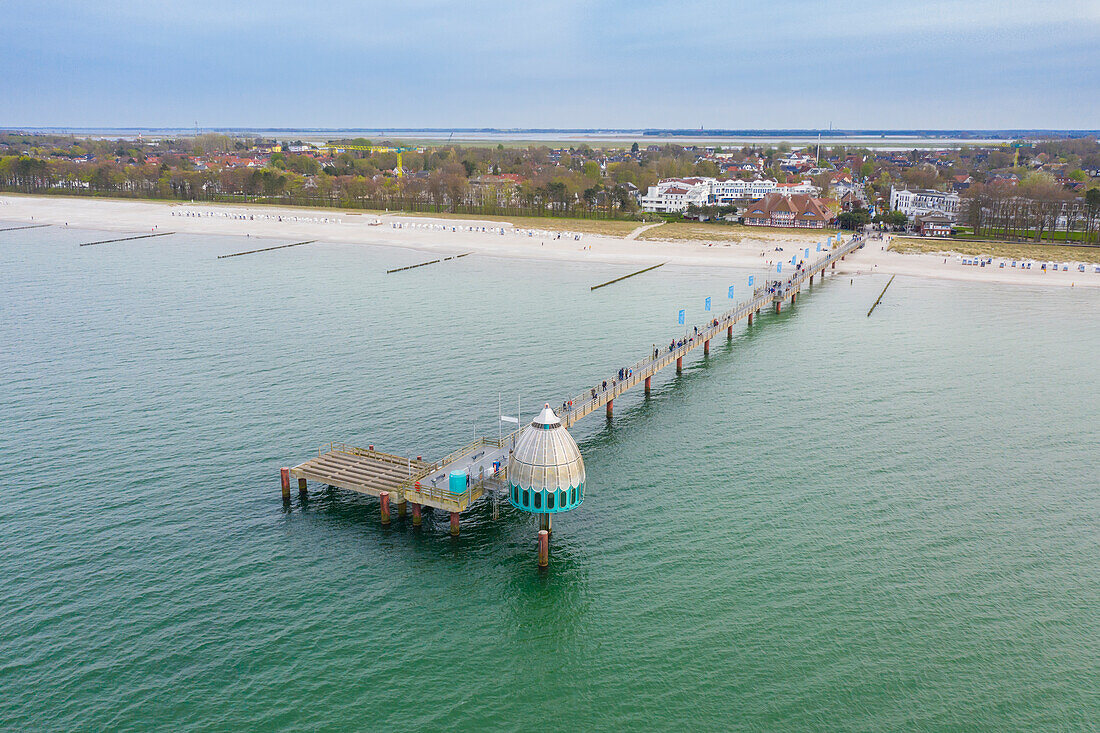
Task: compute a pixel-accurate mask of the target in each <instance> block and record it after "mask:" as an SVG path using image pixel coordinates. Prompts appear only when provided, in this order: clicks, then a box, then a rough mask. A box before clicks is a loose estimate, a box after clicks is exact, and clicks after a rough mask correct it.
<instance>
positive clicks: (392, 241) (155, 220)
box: [0, 194, 1100, 287]
mask: <svg viewBox="0 0 1100 733" xmlns="http://www.w3.org/2000/svg"><path fill="white" fill-rule="evenodd" d="M0 222H4V223H6V224H9V225H13V226H14V225H18V224H21V223H26V224H31V223H35V224H51V225H56V226H69V227H75V228H82V229H94V230H101V231H110V232H120V233H127V234H134V235H136V234H146V233H152V232H155V231H157V232H180V233H188V234H210V235H219V236H240V237H246V236H247V237H251V238H262V239H263V240H270V241H271V244H273V245H274V244H278V243H280V242H289V241H295V240H306V239H315V240H318V241H324V242H334V243H348V244H367V245H373V246H388V247H404V248H411V249H417V250H423V251H426V252H435V253H443V254H455V253H459V252H472V253H476V254H482V255H490V256H495V257H512V258H526V259H547V260H566V261H572V262H603V263H611V264H630V265H635V264H637V265H650V264H656V263H658V262H668V263H670V264H676V265H687V266H695V267H699V266H702V267H738V268H751V269H763V268H766V267H769V266H770V265H771V264H772V263H773V262H775V261H777V260H784V259H789V254H786V253H793V252H794V251H795V250H796V249H799V248H803V247H808V246H812V243H814V242H816V241H819V240H824V239H825V237H826V236H827V235H826V234H824V233H821V232H815V231H806V230H801V231H798V230H793V231H791V232H790V234H789V235H788V234H787V233H786V232H776V231H775V230H768V231H767V232H766V233H765V232H762V233H761V235H760V236H759V237H758V238H756V237H750V236H744V235H743V234H739V235H738V238H737V239H735V240H732V241H730V242H722V241H705V242H700V241H691V240H678V241H662V240H660V239H654V238H647V239H634V238H633V237H632V236H631V234H634V235H636V234H637V231H635V232H632V233H628V234H626V235H625V236H609V235H606V234H592V233H583V232H577V231H570V230H568V229H566V228H559V227H561V226H562V220H556V221H553V222H549V221H548V222H547V224H546V225H544V226H542V227H538V226H535V225H531V224H529V222H531V220H530V219H526V220H523V221H522V223H523V224H524V225H525V226H515V225H513V224H511V223H508V222H507V221H501V220H485V219H477V218H475V217H471V218H464V219H457V218H438V217H432V216H431V215H424V216H420V215H410V214H376V213H370V212H362V211H343V210H339V209H303V208H283V207H275V206H266V205H265V206H247V205H238V204H209V203H195V204H189V203H183V202H171V203H169V202H160V201H139V200H120V199H91V198H84V197H71V198H70V197H61V196H24V195H12V194H0ZM374 222H379V223H377V224H374ZM551 226H553V227H554V228H553V229H551V228H550V227H551ZM640 226H644V225H640ZM0 228H3V227H2V226H0ZM639 228H640V227H639ZM502 230H503V233H502ZM651 234H655V232H651ZM741 237H743V238H741ZM777 247H781V248H782V249H783V252H780V251H777V250H776V248H777ZM836 272H838V273H842V274H853V275H854V274H867V273H872V272H873V273H887V274H897V275H904V276H912V277H931V278H938V279H944V280H958V281H967V282H991V283H1008V284H1019V285H1033V286H1034V285H1039V286H1042V285H1053V286H1064V287H1071V286H1074V287H1100V274H1097V273H1095V272H1094V271H1093V266H1092V265H1089V266H1088V267H1087V268H1086V272H1083V273H1082V272H1078V271H1077V269H1076V267H1073V266H1071V267H1070V270H1069V271H1066V272H1062V271H1061V270H1059V271H1058V272H1043V271H1041V270H1040V269H1038V265H1035V266H1033V268H1032V269H1031V270H1020V269H1018V268H1017V269H1012V268H1004V269H1002V268H1000V267H998V266H997V263H994V265H993V266H986V267H978V266H973V265H965V264H962V263H961V262H958V261H956V258H955V257H954V256H953V255H948V254H927V253H925V254H903V253H899V252H895V251H889V246H888V243H887V242H878V241H872V242H870V243H869V244H868V245H867V247H866V248H865V249H863V250H860V251H859V252H858V253H856V254H855V255H853V256H851V257H848V258H847V260H846V261H845V262H843V263H838V265H837V270H836Z"/></svg>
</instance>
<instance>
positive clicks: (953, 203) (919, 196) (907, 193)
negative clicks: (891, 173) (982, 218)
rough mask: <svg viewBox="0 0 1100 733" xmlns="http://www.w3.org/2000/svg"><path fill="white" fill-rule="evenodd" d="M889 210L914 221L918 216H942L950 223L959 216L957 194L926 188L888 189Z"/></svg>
mask: <svg viewBox="0 0 1100 733" xmlns="http://www.w3.org/2000/svg"><path fill="white" fill-rule="evenodd" d="M890 208H891V209H893V210H894V211H900V212H901V213H903V214H905V216H907V217H908V218H909V221H914V220H915V219H916V218H917V217H918V216H927V215H928V214H942V215H944V216H946V217H948V218H949V219H951V221H955V220H956V219H957V218H958V216H959V194H957V193H955V192H954V191H952V192H951V193H945V192H944V191H931V190H929V189H926V188H914V189H912V190H909V189H896V188H894V187H893V186H891V187H890Z"/></svg>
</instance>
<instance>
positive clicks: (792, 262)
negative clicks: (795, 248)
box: [791, 255, 797, 265]
mask: <svg viewBox="0 0 1100 733" xmlns="http://www.w3.org/2000/svg"><path fill="white" fill-rule="evenodd" d="M796 257H797V255H792V256H791V264H792V265H793V264H794V262H795V259H796Z"/></svg>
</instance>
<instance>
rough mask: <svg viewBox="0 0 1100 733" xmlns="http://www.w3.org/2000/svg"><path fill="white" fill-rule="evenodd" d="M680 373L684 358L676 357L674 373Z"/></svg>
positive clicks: (682, 369)
mask: <svg viewBox="0 0 1100 733" xmlns="http://www.w3.org/2000/svg"><path fill="white" fill-rule="evenodd" d="M682 371H684V357H682V356H677V357H676V373H677V374H679V373H680V372H682Z"/></svg>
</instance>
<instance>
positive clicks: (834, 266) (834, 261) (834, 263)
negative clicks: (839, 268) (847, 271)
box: [833, 260, 836, 270]
mask: <svg viewBox="0 0 1100 733" xmlns="http://www.w3.org/2000/svg"><path fill="white" fill-rule="evenodd" d="M833 269H834V270H835V269H836V260H833Z"/></svg>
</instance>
